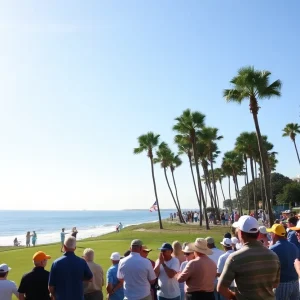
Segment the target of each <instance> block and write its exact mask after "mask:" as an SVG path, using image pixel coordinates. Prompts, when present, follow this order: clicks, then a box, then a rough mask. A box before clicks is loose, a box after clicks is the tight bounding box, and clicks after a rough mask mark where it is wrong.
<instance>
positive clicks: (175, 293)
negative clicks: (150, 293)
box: [156, 257, 180, 298]
mask: <svg viewBox="0 0 300 300" xmlns="http://www.w3.org/2000/svg"><path fill="white" fill-rule="evenodd" d="M156 263H158V261H157V262H156ZM165 264H166V265H167V267H168V268H169V269H172V270H174V271H175V272H176V273H178V272H179V269H180V262H179V260H178V259H177V258H176V257H172V258H171V259H170V260H169V261H165ZM158 285H159V286H160V289H159V290H158V291H157V296H159V297H163V298H176V297H179V296H180V288H179V283H178V281H177V279H176V277H175V276H174V277H173V278H170V277H169V276H168V275H167V273H166V271H165V269H164V267H163V266H162V265H160V268H159V275H158Z"/></svg>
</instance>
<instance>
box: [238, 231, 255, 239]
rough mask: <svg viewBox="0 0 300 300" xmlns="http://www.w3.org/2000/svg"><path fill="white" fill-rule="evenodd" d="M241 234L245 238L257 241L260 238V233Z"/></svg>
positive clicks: (242, 232)
mask: <svg viewBox="0 0 300 300" xmlns="http://www.w3.org/2000/svg"><path fill="white" fill-rule="evenodd" d="M241 234H242V237H243V238H246V239H253V240H257V238H258V236H259V231H257V232H254V233H248V232H244V231H241Z"/></svg>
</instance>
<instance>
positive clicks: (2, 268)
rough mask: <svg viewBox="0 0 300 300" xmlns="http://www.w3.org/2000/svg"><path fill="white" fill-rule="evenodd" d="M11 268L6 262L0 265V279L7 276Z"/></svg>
mask: <svg viewBox="0 0 300 300" xmlns="http://www.w3.org/2000/svg"><path fill="white" fill-rule="evenodd" d="M10 270H11V268H10V267H9V266H8V265H7V264H2V265H0V279H5V278H7V275H8V273H9V271H10Z"/></svg>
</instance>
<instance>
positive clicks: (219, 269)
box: [217, 250, 234, 286]
mask: <svg viewBox="0 0 300 300" xmlns="http://www.w3.org/2000/svg"><path fill="white" fill-rule="evenodd" d="M233 252H234V251H233V250H229V251H227V252H225V253H224V254H222V255H221V256H220V257H219V260H218V264H217V273H220V274H221V273H222V272H223V269H224V266H225V262H226V260H227V258H228V256H229V255H230V254H231V253H233ZM230 286H234V281H233V282H232V283H231V285H230Z"/></svg>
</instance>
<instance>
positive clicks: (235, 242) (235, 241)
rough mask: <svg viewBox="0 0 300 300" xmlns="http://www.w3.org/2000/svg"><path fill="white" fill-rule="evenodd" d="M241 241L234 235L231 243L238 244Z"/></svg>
mask: <svg viewBox="0 0 300 300" xmlns="http://www.w3.org/2000/svg"><path fill="white" fill-rule="evenodd" d="M239 242H240V241H239V240H238V239H237V238H236V237H235V236H234V237H232V238H231V243H232V244H237V243H239Z"/></svg>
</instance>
